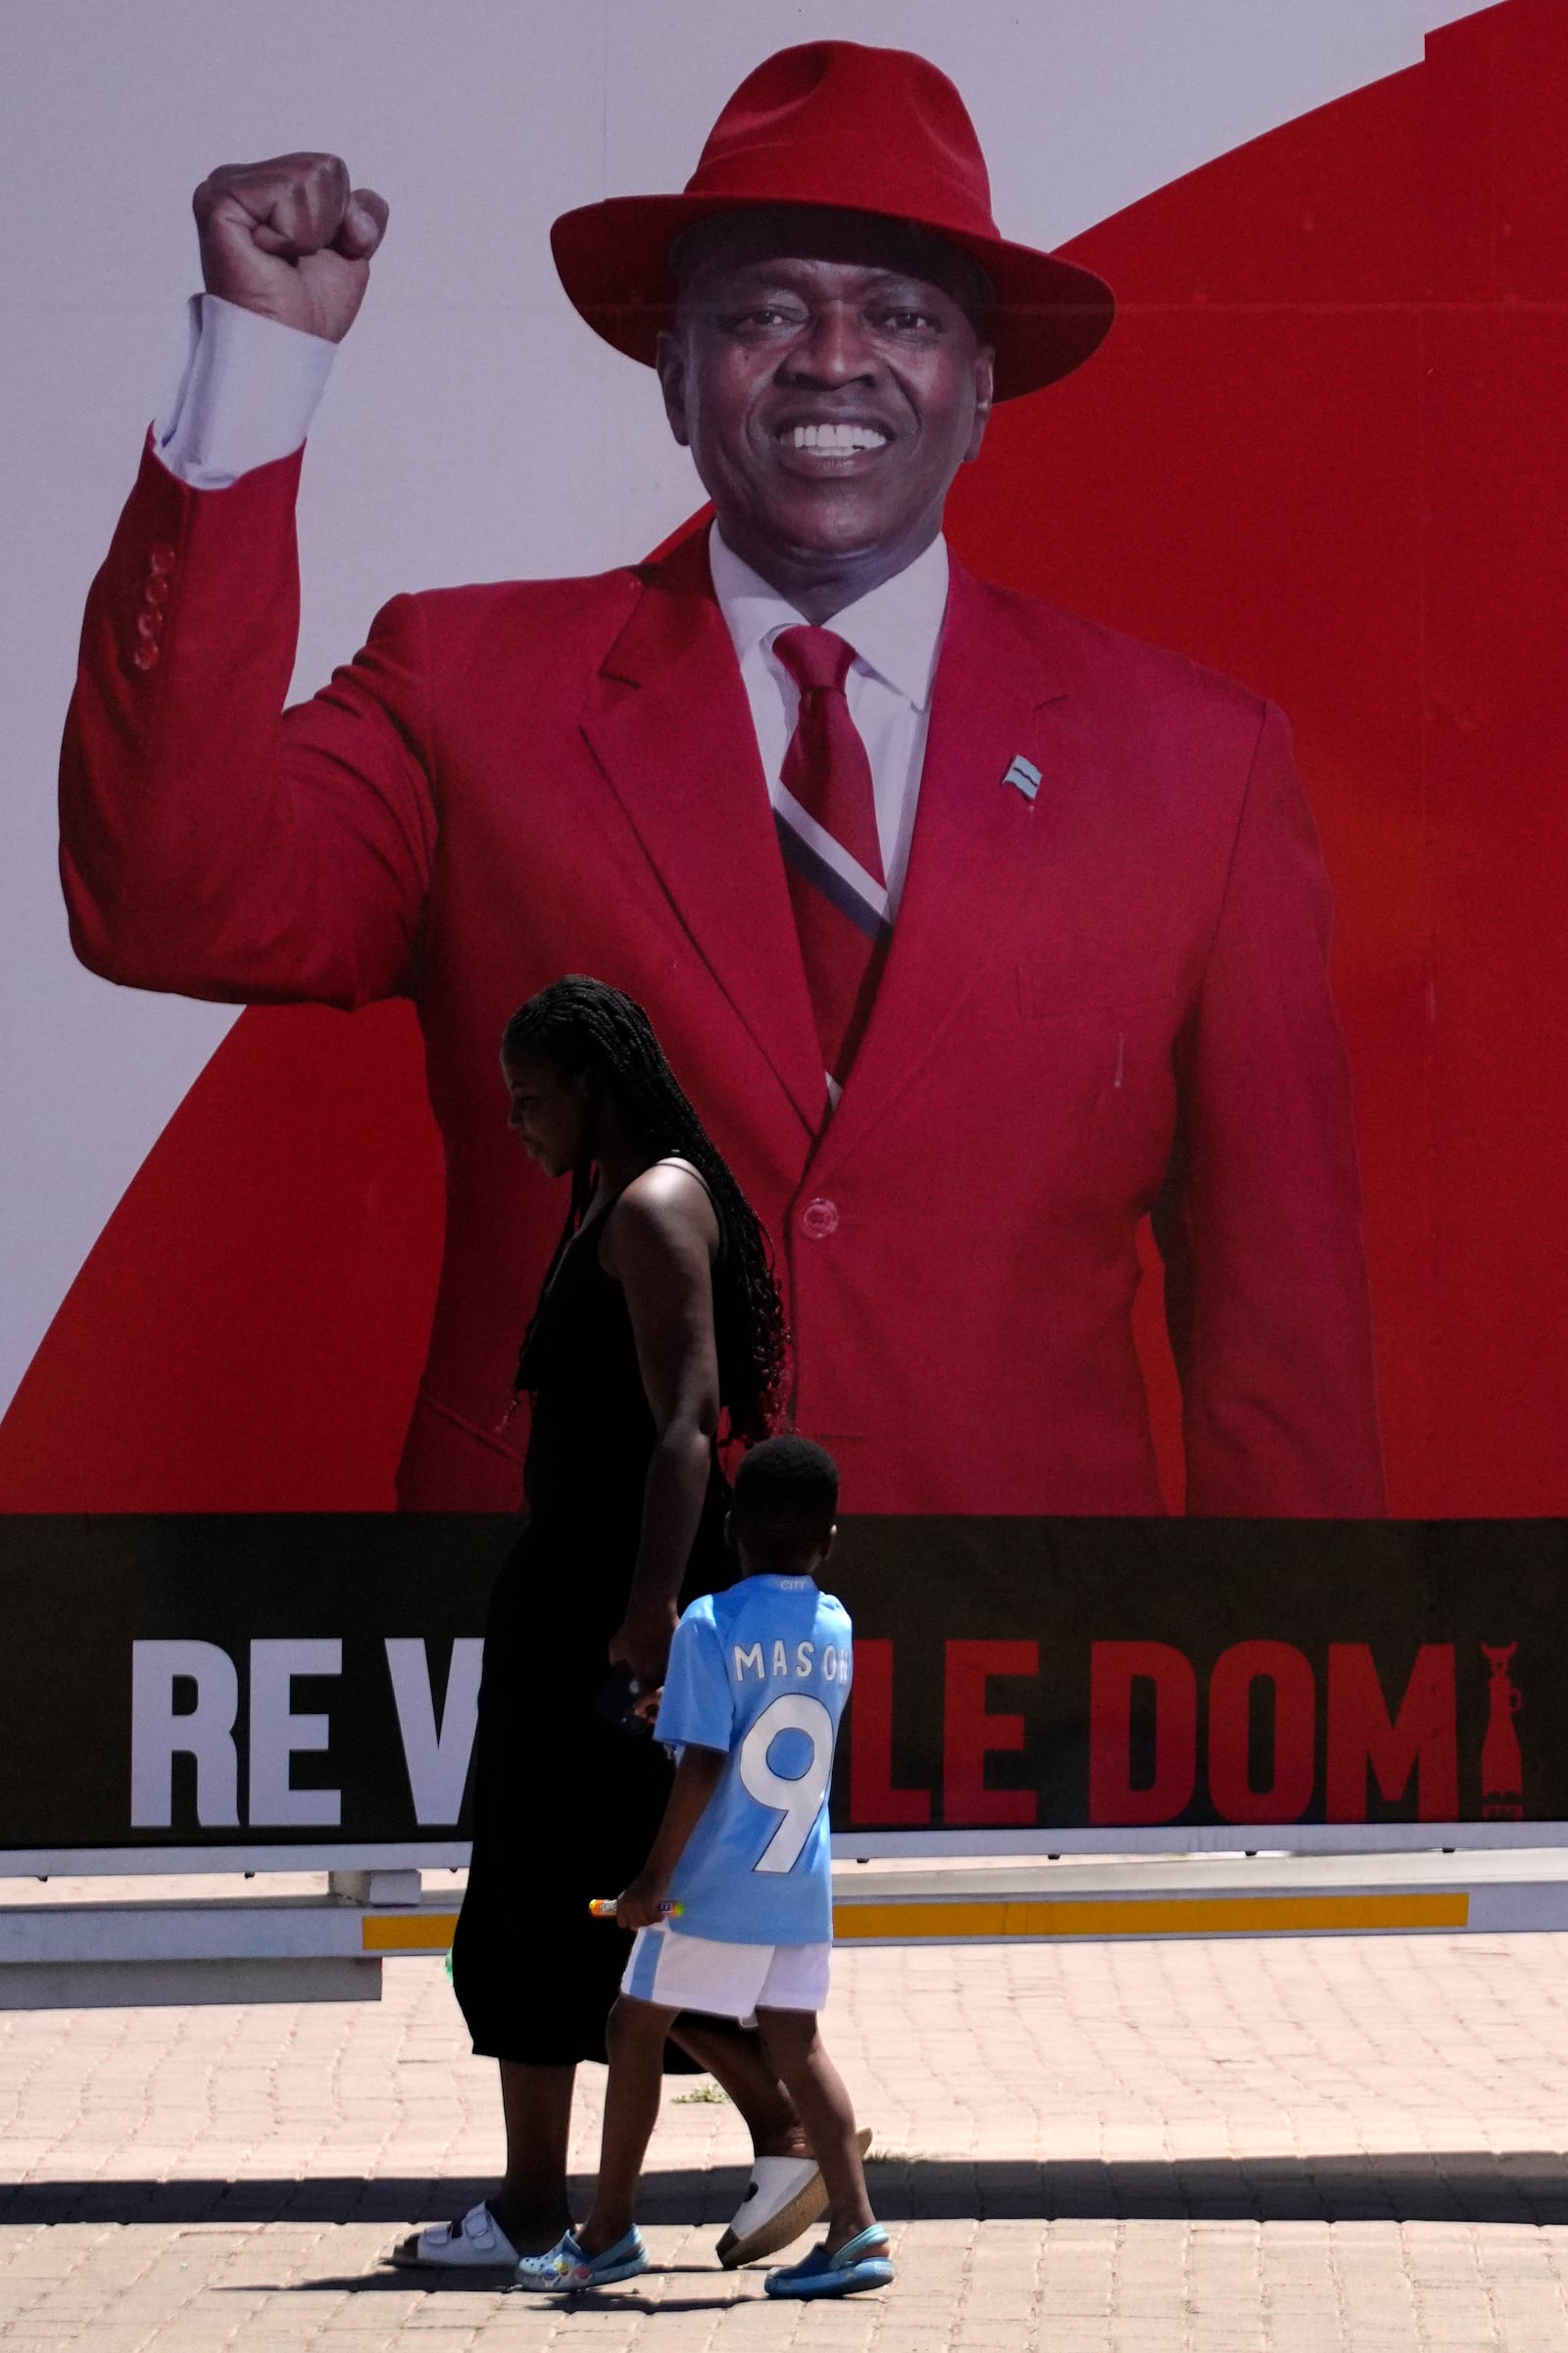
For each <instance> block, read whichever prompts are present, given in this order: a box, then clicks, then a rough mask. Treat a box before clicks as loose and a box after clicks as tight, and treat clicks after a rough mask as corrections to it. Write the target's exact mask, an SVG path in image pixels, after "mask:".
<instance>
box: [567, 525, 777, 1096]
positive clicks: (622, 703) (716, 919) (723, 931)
mask: <svg viewBox="0 0 1568 2353" xmlns="http://www.w3.org/2000/svg"><path fill="white" fill-rule="evenodd" d="M583 733H584V735H585V736H586V737H587V740H588V743H589V746H590V748H591V749H592V751H593V754H594V757H595V759H596V760H598V762H599V764H600V766H601V767H602V768H603V770H604V772H605V774H606V776H607V777H608V778H609V781H610V784H611V786H612V788H613V791H614V793H615V795H616V798H617V799H618V800H619V802H620V805H621V807H622V809H624V810H625V812H626V815H627V816H628V818H629V819H630V820H631V823H632V825H633V826H634V828H635V829H636V833H637V836H638V839H639V840H640V842H641V843H642V846H643V849H644V851H645V853H646V854H647V857H648V858H649V860H650V862H651V863H652V865H653V867H654V869H655V871H656V872H657V874H658V876H659V879H660V881H661V883H662V885H663V888H664V890H665V892H666V893H667V895H668V897H669V900H670V903H671V905H672V906H673V907H674V909H675V912H676V914H677V915H678V916H679V917H680V920H681V922H682V924H683V925H684V927H685V929H686V931H687V933H688V935H689V937H690V939H691V941H692V945H693V946H694V947H695V949H696V950H697V952H698V954H699V955H700V956H702V958H703V960H704V962H705V963H706V964H707V965H708V967H709V969H710V971H711V973H712V975H713V978H714V979H715V980H716V981H717V983H718V985H719V987H720V988H721V989H722V990H723V992H724V994H725V996H726V997H727V998H728V999H729V1001H730V1003H731V1005H733V1006H734V1008H735V1011H736V1012H737V1013H738V1015H739V1016H740V1019H741V1020H742V1021H743V1022H744V1024H745V1026H746V1028H747V1029H748V1030H749V1031H750V1033H751V1035H752V1037H753V1038H754V1039H755V1041H756V1043H757V1045H758V1047H759V1048H760V1051H761V1053H762V1054H763V1055H764V1056H765V1057H766V1059H767V1061H768V1062H769V1064H770V1065H771V1066H772V1069H773V1071H774V1073H775V1075H776V1076H777V1078H778V1079H779V1081H780V1084H781V1085H782V1086H783V1087H784V1089H785V1092H786V1093H787V1094H788V1096H789V1097H790V1099H791V1101H792V1103H794V1104H795V1107H796V1109H797V1110H798V1111H799V1113H800V1115H801V1117H802V1119H803V1120H804V1121H805V1122H806V1125H807V1127H808V1129H814V1128H815V1127H816V1126H817V1124H818V1122H819V1121H820V1118H821V1115H822V1091H823V1080H822V1056H821V1051H820V1048H819V1047H818V1044H817V1038H816V1027H815V1023H814V1021H813V1019H812V1015H811V1004H810V998H809V994H808V992H807V986H806V973H805V969H804V967H803V965H802V962H801V951H800V944H799V941H798V939H797V937H796V931H795V920H794V916H793V914H792V912H791V909H790V900H789V887H788V884H787V882H786V880H785V875H784V861H783V859H782V858H780V856H779V849H778V839H777V835H776V833H775V831H774V825H773V812H772V808H771V805H770V804H769V801H768V797H767V783H766V779H765V778H764V776H763V774H762V766H761V761H760V759H759V757H758V751H757V734H756V729H755V727H754V725H753V722H752V713H751V708H750V705H749V704H748V702H747V700H746V690H745V687H744V686H743V685H742V683H741V674H740V666H739V664H738V663H737V662H736V660H735V649H734V647H733V645H732V644H731V642H730V636H729V631H728V630H727V629H726V628H725V626H724V618H723V615H722V613H720V612H719V609H718V603H717V600H716V598H715V597H714V595H713V591H712V584H711V579H710V576H709V569H708V548H707V535H706V533H705V534H703V535H702V537H701V538H700V539H698V540H696V541H691V540H688V541H687V542H685V543H684V544H682V545H681V546H679V547H677V548H676V549H675V551H674V552H673V553H672V554H671V555H670V556H669V557H668V558H666V559H665V560H664V561H663V562H662V563H659V564H650V565H647V566H645V567H644V568H643V572H642V584H641V588H640V591H639V594H638V598H637V602H636V604H635V606H634V607H633V609H632V612H631V614H630V617H629V618H628V620H627V622H626V625H625V627H624V628H623V629H622V631H621V633H620V635H619V637H618V638H617V639H616V641H615V643H614V645H613V647H612V648H611V650H610V653H609V655H608V656H607V657H606V659H605V662H604V663H603V665H602V668H601V673H600V676H599V679H598V680H597V682H596V685H595V689H594V692H593V694H592V696H591V698H590V703H589V707H588V710H587V711H586V712H585V714H584V718H583Z"/></svg>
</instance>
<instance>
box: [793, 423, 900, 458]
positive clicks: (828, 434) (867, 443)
mask: <svg viewBox="0 0 1568 2353" xmlns="http://www.w3.org/2000/svg"><path fill="white" fill-rule="evenodd" d="M793 439H794V443H795V447H796V448H797V449H798V450H823V451H826V452H828V453H830V454H831V455H832V456H834V457H847V456H848V455H849V453H850V452H851V451H852V450H881V449H886V448H887V445H888V437H887V435H886V433H879V432H877V431H876V430H875V428H874V427H873V426H871V425H797V426H796V427H795V430H794V435H793Z"/></svg>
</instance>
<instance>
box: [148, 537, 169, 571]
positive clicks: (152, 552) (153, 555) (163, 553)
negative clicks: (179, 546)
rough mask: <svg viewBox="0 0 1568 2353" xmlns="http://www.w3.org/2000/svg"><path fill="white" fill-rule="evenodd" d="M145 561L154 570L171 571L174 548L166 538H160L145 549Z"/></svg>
mask: <svg viewBox="0 0 1568 2353" xmlns="http://www.w3.org/2000/svg"><path fill="white" fill-rule="evenodd" d="M147 562H148V564H150V565H151V567H152V569H153V570H154V571H155V572H172V570H173V568H174V550H173V549H172V547H171V546H170V544H169V542H168V540H167V539H160V540H158V541H156V542H155V543H154V545H153V546H152V547H150V548H149V549H148V551H147Z"/></svg>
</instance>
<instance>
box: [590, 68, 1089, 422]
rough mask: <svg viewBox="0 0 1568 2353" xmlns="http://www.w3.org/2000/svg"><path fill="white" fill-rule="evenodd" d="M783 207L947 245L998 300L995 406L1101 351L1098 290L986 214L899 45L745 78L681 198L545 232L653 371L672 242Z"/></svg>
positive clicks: (980, 192)
mask: <svg viewBox="0 0 1568 2353" xmlns="http://www.w3.org/2000/svg"><path fill="white" fill-rule="evenodd" d="M779 205H801V206H810V207H813V208H814V207H822V206H827V207H831V208H832V209H833V210H835V211H842V212H848V213H875V214H880V215H884V216H887V217H890V218H892V219H894V220H897V221H905V222H907V223H909V224H911V225H914V226H916V227H919V228H923V229H926V230H928V231H930V232H932V233H933V234H935V235H936V236H939V237H943V238H945V239H946V240H947V242H948V243H949V244H950V245H956V247H957V248H958V250H959V251H960V252H961V253H965V254H967V255H968V256H969V257H970V259H971V260H972V261H975V262H977V263H978V264H979V266H980V268H981V269H982V270H984V271H985V273H986V275H987V277H989V279H990V280H991V283H992V285H993V286H994V287H995V289H996V298H997V299H996V309H995V311H994V313H993V316H992V321H991V329H990V331H991V335H992V339H993V341H994V342H995V344H996V351H997V398H998V399H999V400H1010V399H1014V398H1016V396H1017V395H1018V394H1019V393H1022V392H1036V391H1038V390H1039V388H1040V386H1041V385H1042V384H1051V383H1054V381H1055V380H1056V378H1057V377H1058V376H1064V375H1067V374H1068V373H1070V371H1071V370H1072V369H1073V368H1077V367H1078V366H1080V365H1081V363H1082V362H1083V361H1085V360H1087V359H1088V357H1089V355H1090V353H1091V352H1092V351H1094V350H1095V348H1096V346H1097V345H1098V344H1099V343H1100V342H1101V341H1102V340H1103V337H1104V334H1105V331H1106V329H1107V328H1108V326H1109V325H1110V321H1111V318H1112V315H1113V313H1114V311H1115V298H1114V296H1113V295H1112V293H1111V291H1110V288H1109V287H1108V286H1107V285H1106V284H1105V282H1104V280H1103V278H1098V277H1096V276H1095V274H1094V272H1093V271H1092V270H1080V269H1078V268H1077V266H1076V265H1075V264H1074V263H1072V262H1058V261H1055V260H1054V259H1053V257H1052V256H1051V255H1050V254H1047V253H1038V252H1036V251H1035V250H1034V248H1033V247H1031V246H1028V245H1009V244H1008V242H1007V240H1006V239H1005V237H1004V236H1003V235H1002V234H1001V233H1000V231H999V230H998V228H997V224H996V222H995V221H993V219H992V218H991V183H990V181H989V179H988V177H987V174H986V165H985V158H984V156H983V155H982V154H981V152H980V142H979V140H978V138H977V137H976V136H975V128H974V124H973V123H971V122H970V120H969V116H968V112H967V110H966V108H965V106H964V103H963V100H962V99H961V98H960V97H959V96H958V93H957V91H956V89H955V88H954V86H953V84H952V82H951V81H949V79H948V77H947V75H946V74H940V73H938V71H937V69H936V67H935V66H933V65H932V64H931V63H930V62H929V60H928V59H926V58H923V57H915V56H913V55H912V54H911V53H910V52H909V51H908V50H907V49H867V48H864V47H862V46H861V45H860V44H859V43H858V42H856V41H808V42H805V43H803V45H802V46H801V47H800V48H798V49H781V50H780V51H779V52H778V54H777V56H776V57H770V58H768V59H766V60H765V61H764V63H763V64H761V65H760V66H759V67H758V69H757V71H756V73H755V74H748V75H747V77H746V79H745V80H744V81H743V82H742V83H741V86H740V88H739V89H738V90H737V91H736V92H735V95H734V97H733V98H731V100H730V101H729V104H728V105H727V106H726V107H725V109H724V111H723V113H722V114H721V115H720V116H719V118H718V121H717V122H716V123H714V125H713V128H712V130H711V133H710V135H709V139H708V144H707V146H706V147H705V148H704V149H703V153H702V160H701V162H700V163H699V164H698V167H697V170H696V172H694V173H693V175H692V177H691V178H690V179H689V180H688V181H687V183H686V188H685V193H684V194H683V195H680V196H613V197H611V198H610V199H609V200H608V201H607V202H605V203H603V204H587V205H581V206H579V207H578V208H577V210H576V211H574V212H570V213H564V214H563V215H562V217H561V219H560V220H559V221H557V222H556V224H555V226H554V228H553V229H552V230H551V232H550V242H551V247H552V249H553V251H554V253H555V257H556V268H557V269H558V270H560V272H561V280H562V284H563V285H564V287H565V289H566V292H567V293H568V294H569V295H570V297H571V299H572V301H573V303H575V305H576V307H577V309H578V310H579V311H580V312H581V313H582V316H583V317H584V319H587V321H588V324H589V325H590V326H591V327H592V328H593V329H594V331H595V332H596V333H597V334H600V335H603V337H604V338H605V341H606V342H607V343H613V345H614V347H615V349H616V350H617V351H623V352H625V353H627V354H628V355H629V357H630V358H632V359H634V360H643V361H646V362H648V363H649V364H650V365H651V364H652V362H653V359H654V356H655V346H656V344H657V341H658V337H659V331H660V329H661V327H666V326H668V325H669V324H670V323H671V320H672V319H673V317H674V308H675V279H674V274H673V272H672V271H671V270H670V266H669V248H670V244H671V242H672V240H673V239H674V238H676V237H678V236H679V235H680V233H681V231H682V230H683V229H687V228H690V227H691V226H692V224H693V223H694V222H695V221H707V220H710V219H711V218H712V217H713V216H714V215H715V214H718V213H738V212H756V211H760V210H761V209H763V208H764V207H766V208H772V207H775V206H779Z"/></svg>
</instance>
